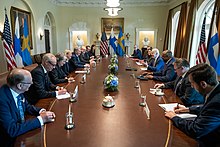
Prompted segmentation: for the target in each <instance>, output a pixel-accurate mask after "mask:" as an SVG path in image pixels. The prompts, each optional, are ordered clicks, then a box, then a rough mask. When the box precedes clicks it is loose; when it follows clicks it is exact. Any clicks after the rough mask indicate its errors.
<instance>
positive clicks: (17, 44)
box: [14, 16, 24, 67]
mask: <svg viewBox="0 0 220 147" xmlns="http://www.w3.org/2000/svg"><path fill="white" fill-rule="evenodd" d="M14 34H15V36H14V51H15V61H16V64H17V66H18V67H23V66H24V65H23V60H22V56H21V41H20V25H19V21H18V16H17V17H16V20H15V33H14Z"/></svg>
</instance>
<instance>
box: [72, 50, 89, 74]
mask: <svg viewBox="0 0 220 147" xmlns="http://www.w3.org/2000/svg"><path fill="white" fill-rule="evenodd" d="M80 54H81V50H80V49H79V48H74V53H73V56H72V57H71V59H70V60H69V67H70V71H74V70H75V69H77V68H85V67H88V68H89V67H90V65H89V64H86V63H84V62H82V61H81V60H80V58H79V55H80Z"/></svg>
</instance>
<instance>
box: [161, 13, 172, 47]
mask: <svg viewBox="0 0 220 147" xmlns="http://www.w3.org/2000/svg"><path fill="white" fill-rule="evenodd" d="M171 32H172V10H169V14H168V18H167V26H166V32H165V37H164V44H163V50H167V49H169V50H170V49H171Z"/></svg>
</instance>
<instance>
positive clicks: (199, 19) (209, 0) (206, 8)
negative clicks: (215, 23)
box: [190, 0, 215, 66]
mask: <svg viewBox="0 0 220 147" xmlns="http://www.w3.org/2000/svg"><path fill="white" fill-rule="evenodd" d="M214 2H215V0H204V2H203V3H202V4H201V5H200V7H199V9H198V12H197V14H196V21H195V29H194V34H193V43H192V50H191V55H190V66H194V65H195V64H196V54H197V51H198V46H199V40H200V36H201V29H202V23H203V19H204V16H205V13H207V14H206V26H205V32H206V46H207V40H208V35H209V29H210V24H211V18H212V13H213V9H214Z"/></svg>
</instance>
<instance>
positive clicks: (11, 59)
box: [2, 13, 17, 70]
mask: <svg viewBox="0 0 220 147" xmlns="http://www.w3.org/2000/svg"><path fill="white" fill-rule="evenodd" d="M2 39H3V46H4V49H5V56H6V61H7V64H8V70H11V69H13V68H15V67H17V65H16V62H15V54H14V50H13V43H12V39H11V31H10V25H9V21H8V16H7V14H6V13H5V23H4V30H3V37H2Z"/></svg>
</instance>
